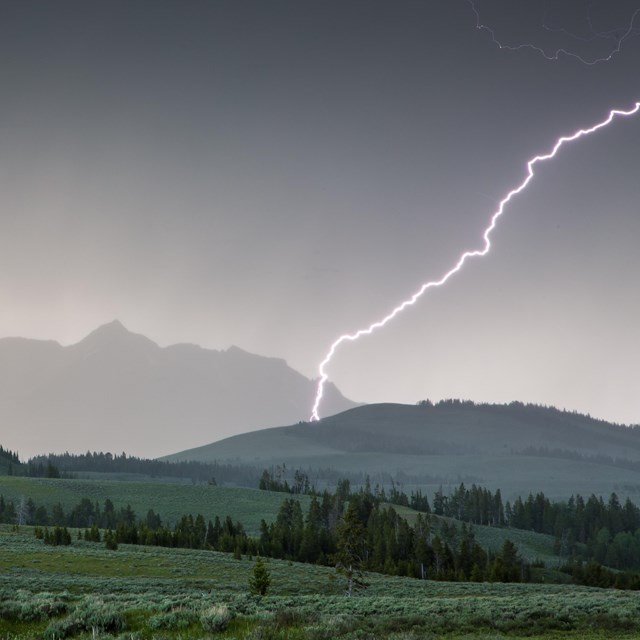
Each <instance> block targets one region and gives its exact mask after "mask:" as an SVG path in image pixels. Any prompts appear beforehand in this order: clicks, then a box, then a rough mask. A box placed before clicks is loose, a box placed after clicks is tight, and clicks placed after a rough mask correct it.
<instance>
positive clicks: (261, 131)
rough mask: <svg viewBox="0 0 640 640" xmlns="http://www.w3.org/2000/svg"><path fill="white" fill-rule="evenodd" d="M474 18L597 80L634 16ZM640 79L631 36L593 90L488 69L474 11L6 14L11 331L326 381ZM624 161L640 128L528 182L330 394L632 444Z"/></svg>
mask: <svg viewBox="0 0 640 640" xmlns="http://www.w3.org/2000/svg"><path fill="white" fill-rule="evenodd" d="M477 6H478V9H479V11H480V14H481V17H482V19H483V23H485V24H487V25H489V26H491V27H492V28H493V29H494V30H495V36H496V38H497V39H498V40H500V41H501V42H503V43H504V44H509V45H517V44H521V43H523V42H533V43H535V44H537V45H538V46H542V47H546V50H548V51H549V52H550V53H552V52H553V50H554V48H558V47H564V48H566V49H569V50H571V51H573V52H576V53H577V54H579V55H582V56H584V57H585V59H588V60H592V59H595V58H598V57H603V56H606V55H607V53H608V51H610V50H612V49H613V48H615V47H616V46H617V41H616V37H618V38H619V37H620V35H621V34H623V33H624V31H625V30H626V29H627V27H628V26H629V20H630V17H631V15H632V14H633V11H634V10H635V9H636V8H637V7H638V6H640V2H619V1H616V0H607V1H606V2H605V1H604V0H596V1H595V2H578V1H575V2H574V1H569V0H567V1H566V2H562V3H557V2H555V3H554V2H533V1H527V2H524V1H523V0H519V1H517V2H516V1H515V0H501V1H500V2H498V1H494V0H480V1H479V2H478V3H477ZM589 7H591V9H589ZM589 18H590V20H591V26H590V23H589ZM637 26H638V31H639V32H640V18H639V19H638V21H637ZM592 27H593V29H595V30H597V31H599V32H605V31H606V32H609V31H611V30H615V31H614V32H613V33H612V34H611V37H608V38H602V37H601V38H595V37H593V34H592V32H591V28H592ZM632 35H635V32H634V34H632ZM639 63H640V35H639V36H638V37H630V38H628V39H627V40H626V41H625V42H624V43H623V46H622V47H621V51H620V53H619V54H617V55H615V56H614V57H613V58H612V59H611V61H609V62H607V63H602V64H597V65H593V66H589V65H585V64H581V63H580V62H579V61H577V60H576V59H573V58H570V57H567V56H560V58H559V59H558V60H557V61H555V62H552V61H548V60H545V58H544V57H543V56H542V55H540V54H539V53H537V52H535V51H533V50H526V49H523V50H519V51H517V52H510V51H508V50H505V49H503V50H501V49H500V48H499V47H497V46H496V45H495V44H494V43H493V42H492V40H491V37H490V34H489V33H488V31H486V30H485V31H483V30H478V29H476V19H475V16H474V13H473V11H472V9H471V6H470V5H469V3H467V2H466V1H464V0H419V1H418V0H400V1H398V2H378V1H374V0H348V1H345V0H323V1H319V0H316V1H310V0H289V1H285V0H274V1H265V0H228V1H223V0H209V1H204V0H186V1H185V0H172V1H166V0H165V1H163V0H148V1H145V0H135V1H131V0H122V1H118V0H108V1H107V0H95V1H93V2H86V0H82V1H80V0H78V1H77V2H70V1H68V0H57V1H56V2H45V1H40V2H35V1H32V0H5V1H4V2H2V5H1V6H0V116H1V117H0V194H1V195H0V335H1V336H15V335H19V336H26V337H33V338H52V339H55V340H58V341H60V342H62V343H63V344H69V343H73V342H76V341H78V340H80V339H81V338H82V337H84V335H86V334H87V333H89V332H90V331H91V330H92V329H94V328H95V327H96V326H98V325H100V324H102V323H104V322H108V321H110V320H112V319H113V318H119V319H120V320H121V321H122V322H123V323H124V324H125V325H126V326H127V327H128V328H129V329H131V330H133V331H136V332H140V333H143V334H145V335H147V336H148V337H150V338H152V339H153V340H155V341H156V342H158V343H160V344H162V345H167V344H171V343H175V342H194V343H197V344H200V345H202V346H204V347H210V348H217V349H220V348H226V347H228V346H230V345H232V344H235V345H238V346H240V347H242V348H243V349H246V350H248V351H252V352H255V353H260V354H265V355H273V356H278V357H283V358H285V359H286V360H287V361H288V363H289V364H290V365H291V366H293V367H294V368H296V369H298V370H299V371H301V372H302V373H304V374H305V375H307V376H309V377H314V376H315V375H317V374H316V371H317V365H318V363H319V362H320V361H321V360H322V358H323V357H324V355H325V353H326V351H327V349H328V347H329V345H330V344H331V342H332V341H333V340H334V339H335V338H336V337H337V336H338V335H340V334H342V333H344V332H345V331H353V330H356V329H358V328H361V327H362V326H366V325H368V324H369V323H370V322H372V321H374V320H375V319H376V318H378V317H379V316H381V315H384V314H385V313H386V312H387V311H388V310H389V309H390V308H391V307H393V306H394V305H395V304H397V303H398V302H400V301H401V300H402V299H404V298H405V297H406V296H407V295H408V294H411V293H412V292H413V291H414V290H415V289H416V288H418V286H419V285H420V284H421V283H422V282H425V281H427V280H431V279H434V278H438V277H440V276H441V275H442V274H443V273H444V272H445V271H447V270H448V269H449V268H450V267H451V266H452V265H453V264H454V263H455V261H456V260H457V257H458V256H459V254H460V253H461V252H462V251H464V250H467V249H474V248H481V247H482V241H481V234H482V231H483V229H484V228H485V226H486V224H487V222H488V220H489V218H490V216H491V214H492V212H493V211H494V209H495V206H496V203H497V201H498V200H499V199H500V198H501V197H502V196H503V195H504V193H505V192H506V191H508V190H509V189H510V188H512V187H513V186H514V185H515V184H517V183H518V182H519V181H520V180H521V179H522V178H523V177H524V170H525V163H526V160H527V159H528V158H529V157H531V156H532V155H534V154H536V153H541V152H545V151H547V150H548V149H549V148H550V146H551V145H552V144H553V142H554V141H555V139H556V138H557V137H558V136H559V135H562V134H565V133H570V132H572V131H573V130H574V129H576V128H578V127H582V126H589V125H591V124H593V123H595V122H597V121H598V120H600V119H602V118H603V117H604V116H606V114H607V112H608V110H609V109H610V108H613V107H617V108H629V107H630V106H631V105H632V104H633V103H634V102H635V101H636V100H640V85H639V84H638V81H637V78H638V74H637V70H638V68H639ZM639 145H640V116H639V117H636V118H634V119H629V120H625V121H619V122H616V123H615V124H614V125H612V126H611V127H609V128H607V129H606V130H604V131H601V132H600V133H598V134H597V135H595V136H593V137H590V138H589V139H585V140H582V141H580V142H578V143H576V144H575V145H573V146H571V147H570V148H566V149H565V150H563V151H562V153H561V154H560V156H558V158H557V159H556V160H555V161H553V162H551V163H548V164H546V165H545V166H544V167H540V169H539V170H538V174H537V177H536V179H535V180H534V182H532V183H531V186H530V188H529V189H528V190H527V191H526V193H524V194H523V195H521V196H519V197H518V198H517V199H514V201H513V202H512V204H511V205H510V206H509V207H508V209H507V210H506V212H505V215H504V216H503V218H502V219H501V221H500V224H499V226H498V228H497V229H496V231H495V233H494V235H493V249H492V252H491V253H490V255H489V256H488V257H486V258H482V259H479V260H475V261H472V262H470V263H469V264H468V265H467V267H466V268H465V269H464V271H463V272H462V273H461V274H459V275H458V276H456V277H455V278H454V279H453V280H451V281H450V283H449V284H448V285H447V287H446V288H445V289H440V290H437V291H432V292H431V293H429V294H428V295H427V296H426V297H425V298H423V300H422V301H421V302H420V303H419V304H418V305H417V306H415V307H413V308H412V309H411V310H409V311H407V312H406V313H405V314H404V315H403V316H401V317H400V318H398V319H397V320H396V321H395V322H394V323H392V324H390V325H388V327H386V328H385V329H384V330H382V331H380V332H379V333H377V334H376V335H375V336H372V337H369V338H365V339H363V340H361V341H360V342H358V343H357V344H353V345H347V346H345V347H344V348H342V349H341V350H340V351H339V352H338V354H337V355H336V357H335V359H334V361H333V363H332V364H331V366H330V369H329V373H330V376H331V379H332V381H334V382H335V383H336V384H337V385H338V387H339V388H340V389H341V391H342V392H343V393H344V394H345V395H347V396H348V397H350V398H352V399H354V400H358V401H366V402H377V401H398V402H415V401H417V400H420V399H423V398H431V399H433V400H437V399H440V398H444V397H461V398H468V399H472V400H476V401H491V402H493V401H495V402H505V401H511V400H521V401H530V402H538V403H544V404H553V405H556V406H558V407H560V408H567V409H576V410H579V411H581V412H590V413H592V414H593V415H595V416H597V417H602V418H605V419H609V420H613V421H618V422H634V423H635V422H640V408H639V407H638V362H640V346H639V345H640V341H639V340H638V317H639V315H640V288H639V287H638V284H637V279H638V274H639V273H640V251H638V248H637V246H638V240H639V239H640V211H639V205H638V202H639V196H640V181H639V180H638V175H640V173H639V171H640V156H639V154H638V149H639V148H640V147H639ZM306 417H308V416H301V419H303V418H306Z"/></svg>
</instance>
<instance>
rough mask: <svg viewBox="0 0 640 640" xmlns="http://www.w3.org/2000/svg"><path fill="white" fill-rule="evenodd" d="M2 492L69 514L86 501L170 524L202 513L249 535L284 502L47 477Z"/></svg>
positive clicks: (220, 490)
mask: <svg viewBox="0 0 640 640" xmlns="http://www.w3.org/2000/svg"><path fill="white" fill-rule="evenodd" d="M0 494H2V495H4V497H5V499H10V500H13V501H14V502H19V500H20V498H21V497H22V496H24V497H25V498H27V499H28V498H32V499H33V501H34V502H35V503H36V505H44V506H45V507H47V509H48V510H49V509H50V508H51V507H52V506H53V505H54V504H56V503H57V502H60V503H61V504H62V506H63V508H64V509H65V511H67V510H68V509H71V508H73V507H74V506H75V505H77V504H78V502H80V500H81V499H82V498H90V499H91V500H92V501H94V502H95V501H98V502H100V504H103V503H104V500H105V499H106V498H109V499H111V500H112V501H113V503H114V505H115V506H116V508H119V507H124V506H126V505H127V504H130V505H131V507H132V508H133V510H134V511H135V512H136V514H137V515H138V517H142V516H144V515H145V514H146V513H147V511H148V510H149V509H153V510H154V511H155V512H156V513H158V514H160V516H161V517H162V518H163V521H164V522H166V523H175V522H176V520H178V519H179V518H180V516H182V515H184V514H187V513H191V514H194V515H195V514H197V513H201V514H202V515H203V516H204V518H205V520H209V519H211V520H213V519H214V518H215V516H216V515H218V516H220V517H221V518H224V517H225V516H227V515H230V516H231V517H232V518H233V520H234V521H235V520H238V521H240V522H241V523H242V524H243V525H245V527H246V529H247V532H248V533H249V534H250V535H256V534H257V533H258V531H259V527H260V520H261V519H263V518H264V519H265V520H267V521H268V522H271V521H273V520H275V517H276V515H277V513H278V509H279V508H280V505H281V503H282V501H283V499H284V497H285V496H284V495H283V494H282V493H273V492H269V491H259V490H257V489H241V488H227V487H212V486H208V485H179V484H159V483H144V482H118V481H100V482H98V481H92V480H53V479H45V478H19V477H15V476H3V477H0ZM300 500H301V501H302V502H303V505H302V506H303V510H305V511H306V509H307V506H306V505H307V501H308V500H309V498H308V497H307V496H300Z"/></svg>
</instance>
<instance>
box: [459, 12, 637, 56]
mask: <svg viewBox="0 0 640 640" xmlns="http://www.w3.org/2000/svg"><path fill="white" fill-rule="evenodd" d="M469 4H470V5H471V10H472V11H473V13H474V15H475V17H476V29H478V30H479V31H486V32H487V33H488V34H489V36H490V37H491V40H492V42H493V44H495V45H496V46H497V47H498V48H500V49H506V50H507V51H520V50H521V49H530V50H532V51H535V52H536V53H539V54H540V55H541V56H543V57H544V58H545V59H547V60H558V59H559V58H560V56H562V55H564V56H567V57H569V58H573V59H574V60H578V61H579V62H581V63H582V64H586V65H588V66H593V65H596V64H599V63H601V62H609V61H610V60H611V59H612V58H613V57H614V56H615V55H616V54H618V53H620V51H621V50H622V45H623V44H624V43H625V41H626V40H628V39H629V38H630V37H631V36H632V35H635V34H634V31H635V28H634V23H635V21H636V18H637V17H638V15H640V7H638V8H637V9H636V10H635V11H634V13H633V15H632V16H631V20H630V22H629V26H628V28H627V30H626V31H625V32H624V33H623V34H622V36H620V39H619V40H618V45H617V46H616V47H615V48H614V49H613V50H612V51H611V52H610V53H609V54H608V55H607V56H604V57H602V58H594V59H593V60H587V59H586V58H583V57H582V56H579V55H578V54H577V53H573V52H571V51H568V50H567V49H563V48H560V49H556V50H555V52H554V53H553V54H551V55H549V54H548V53H547V52H546V51H545V50H544V49H542V48H541V47H538V46H537V45H535V44H532V43H524V44H518V45H506V44H504V43H502V42H500V40H498V38H497V37H496V34H495V31H494V30H493V29H492V28H491V27H488V26H487V25H486V24H483V23H482V19H481V18H480V11H479V10H478V7H477V5H476V2H475V0H469ZM588 19H589V23H590V24H591V17H590V16H589V17H588ZM592 30H593V27H592ZM563 31H564V30H563ZM602 35H604V36H609V35H610V34H609V33H607V34H597V33H596V37H600V36H602Z"/></svg>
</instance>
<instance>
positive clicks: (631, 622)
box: [0, 526, 640, 640]
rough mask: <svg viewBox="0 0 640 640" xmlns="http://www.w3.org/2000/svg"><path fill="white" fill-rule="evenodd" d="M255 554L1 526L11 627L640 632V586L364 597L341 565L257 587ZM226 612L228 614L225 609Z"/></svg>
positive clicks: (75, 633)
mask: <svg viewBox="0 0 640 640" xmlns="http://www.w3.org/2000/svg"><path fill="white" fill-rule="evenodd" d="M252 567H253V562H252V560H250V559H248V558H243V559H241V560H234V559H233V557H232V556H231V555H227V554H220V553H215V552H209V551H190V550H176V549H163V548H151V547H129V546H126V545H121V547H120V549H119V550H118V551H115V552H109V551H107V550H106V549H105V548H104V547H103V546H102V545H98V544H92V543H86V542H77V541H74V544H73V545H72V546H71V547H46V546H44V545H42V543H41V542H40V541H38V540H35V539H34V538H33V536H32V532H31V531H30V530H29V529H28V528H24V529H23V530H22V531H20V532H19V533H16V532H13V531H11V530H10V528H8V527H6V526H5V527H2V528H0V575H2V587H1V591H0V602H1V603H2V604H1V608H0V612H1V616H2V617H1V619H0V636H1V637H3V638H16V639H17V638H22V639H24V640H27V639H31V638H34V639H35V638H41V637H44V638H46V639H49V638H50V639H51V640H53V638H61V637H89V636H91V635H93V637H105V638H107V637H120V638H122V640H124V638H149V639H151V638H157V639H158V640H160V638H183V639H185V640H186V639H189V638H204V637H210V636H212V632H211V631H205V627H204V626H203V625H205V626H206V620H205V622H203V619H206V615H207V614H206V612H207V611H211V608H212V606H214V605H216V606H218V607H219V609H218V610H219V611H226V613H225V616H227V617H228V620H227V622H228V626H226V629H225V630H221V632H220V633H217V634H213V637H225V638H239V639H242V638H250V639H252V640H257V639H258V638H275V639H279V638H282V639H284V638H288V639H289V638H291V639H297V638H300V639H302V638H312V639H321V638H322V639H326V640H328V639H329V638H345V639H346V638H354V639H355V638H361V639H364V638H393V639H396V640H400V639H403V640H409V639H413V638H430V639H435V638H439V637H451V638H469V639H470V638H485V639H487V640H488V639H498V638H503V637H514V636H516V637H517V636H527V637H540V638H543V637H544V638H547V637H548V638H572V637H576V638H578V637H580V638H592V639H595V638H605V637H606V638H618V637H620V638H621V637H638V634H639V633H640V600H638V597H637V594H635V593H631V592H620V591H613V590H599V589H589V588H584V587H574V586H565V585H540V584H523V585H520V584H508V585H504V584H488V583H482V584H473V583H438V582H429V581H419V580H411V579H404V578H395V577H385V576H380V575H369V576H367V581H368V582H369V584H370V586H369V588H368V589H367V590H366V591H364V592H362V593H361V594H358V595H357V596H355V597H353V598H346V597H344V596H343V595H342V593H343V589H344V585H343V579H342V578H341V577H340V576H337V577H336V573H335V571H333V570H332V569H329V568H326V567H317V566H311V565H303V564H296V563H288V562H284V561H276V560H271V561H269V562H268V567H269V570H270V572H271V578H272V586H271V590H270V593H269V594H268V595H267V596H266V597H264V598H259V597H254V596H251V595H249V591H248V586H247V585H248V581H249V576H250V575H251V571H252ZM225 616H223V617H225Z"/></svg>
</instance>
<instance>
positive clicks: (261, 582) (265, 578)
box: [249, 556, 271, 596]
mask: <svg viewBox="0 0 640 640" xmlns="http://www.w3.org/2000/svg"><path fill="white" fill-rule="evenodd" d="M270 586H271V575H270V573H269V569H268V568H267V565H266V564H265V563H264V561H263V560H262V558H261V557H260V556H256V561H255V564H254V565H253V573H252V574H251V577H250V578H249V590H250V591H251V593H252V594H253V595H254V596H266V595H267V591H268V590H269V587H270Z"/></svg>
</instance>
